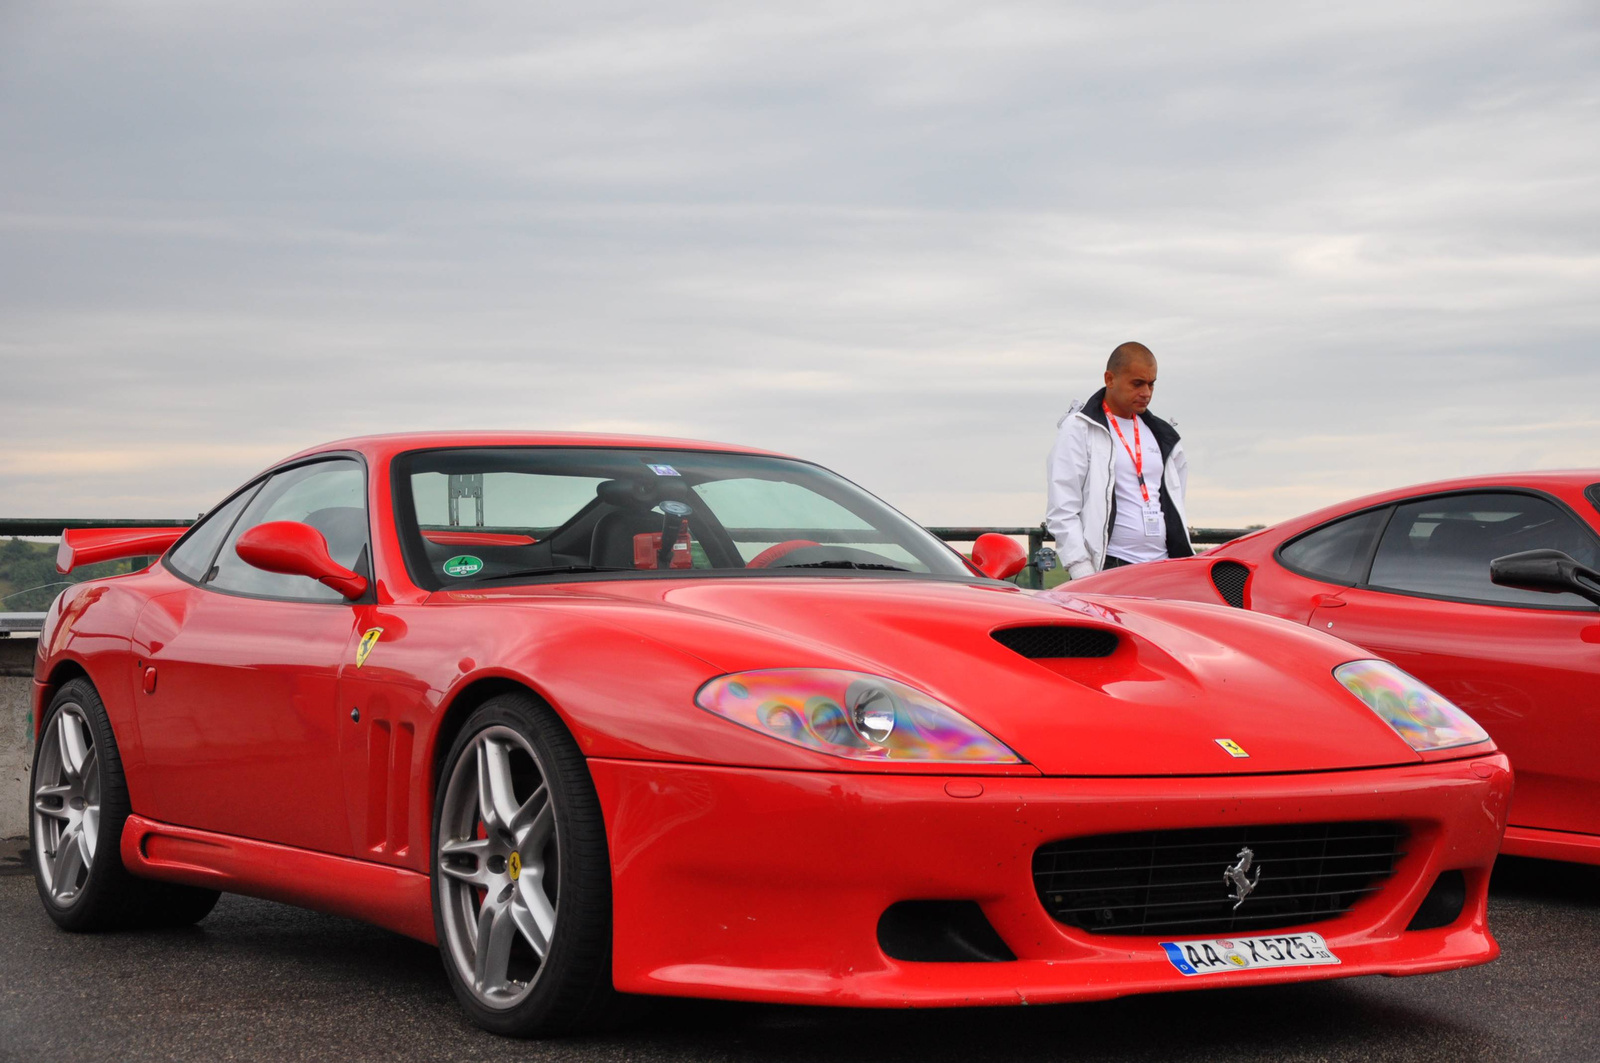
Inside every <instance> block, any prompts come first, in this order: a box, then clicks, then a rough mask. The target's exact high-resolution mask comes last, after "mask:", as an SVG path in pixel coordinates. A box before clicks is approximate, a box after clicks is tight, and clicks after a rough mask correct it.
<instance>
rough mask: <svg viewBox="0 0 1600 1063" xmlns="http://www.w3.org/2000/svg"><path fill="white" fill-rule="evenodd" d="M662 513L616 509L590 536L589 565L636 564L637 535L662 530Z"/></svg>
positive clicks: (627, 566)
mask: <svg viewBox="0 0 1600 1063" xmlns="http://www.w3.org/2000/svg"><path fill="white" fill-rule="evenodd" d="M660 530H661V514H659V513H652V512H649V511H644V512H640V511H639V510H630V509H613V510H612V511H611V512H609V513H604V514H602V515H601V517H600V519H599V520H597V521H595V525H594V532H593V534H592V535H590V537H589V564H591V565H599V566H604V567H607V568H632V567H633V537H634V536H635V535H643V534H648V533H650V532H659V531H660Z"/></svg>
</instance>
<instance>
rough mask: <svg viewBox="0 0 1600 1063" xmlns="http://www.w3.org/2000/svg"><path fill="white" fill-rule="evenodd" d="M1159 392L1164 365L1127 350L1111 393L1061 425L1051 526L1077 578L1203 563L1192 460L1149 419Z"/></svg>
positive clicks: (1110, 375)
mask: <svg viewBox="0 0 1600 1063" xmlns="http://www.w3.org/2000/svg"><path fill="white" fill-rule="evenodd" d="M1155 386H1156V356H1155V355H1153V354H1151V353H1150V348H1148V347H1146V346H1145V345H1144V344H1142V343H1124V344H1122V345H1120V346H1118V347H1117V349H1116V350H1114V351H1112V352H1111V359H1110V360H1109V361H1108V362H1106V386H1105V387H1103V388H1101V389H1100V390H1099V391H1097V392H1095V393H1094V394H1093V395H1091V396H1090V397H1089V401H1088V402H1086V403H1082V404H1080V403H1077V402H1074V403H1073V404H1072V408H1071V409H1069V410H1068V411H1067V414H1066V416H1065V417H1063V418H1061V420H1060V421H1059V422H1057V428H1058V431H1057V433H1056V444H1055V449H1054V450H1052V451H1051V452H1050V467H1049V472H1050V489H1049V496H1048V497H1049V509H1048V510H1047V512H1046V514H1045V523H1046V524H1047V525H1048V526H1049V528H1050V533H1051V534H1052V535H1054V536H1055V540H1056V554H1057V556H1059V557H1060V559H1061V564H1062V565H1064V566H1065V567H1066V570H1067V573H1068V575H1070V576H1071V577H1072V578H1073V579H1077V578H1079V577H1081V576H1088V575H1092V574H1094V573H1096V572H1099V571H1100V570H1102V569H1106V568H1116V567H1117V566H1118V565H1132V564H1137V563H1139V562H1141V561H1159V560H1161V559H1163V558H1168V557H1192V556H1193V555H1194V547H1193V546H1192V545H1190V543H1189V529H1188V522H1187V520H1186V518H1185V516H1184V502H1183V496H1184V489H1185V487H1186V485H1187V484H1188V481H1189V459H1188V458H1187V457H1186V456H1185V455H1184V452H1183V443H1182V442H1181V441H1180V440H1179V439H1178V432H1177V429H1175V428H1173V427H1172V425H1170V424H1168V423H1167V422H1166V421H1163V420H1162V419H1161V418H1159V417H1157V416H1155V415H1154V414H1152V413H1150V412H1149V406H1150V397H1151V395H1152V394H1153V393H1154V391H1155Z"/></svg>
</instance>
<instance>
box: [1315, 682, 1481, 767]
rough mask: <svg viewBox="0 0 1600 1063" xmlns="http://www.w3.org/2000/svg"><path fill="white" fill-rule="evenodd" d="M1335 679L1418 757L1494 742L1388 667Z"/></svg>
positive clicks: (1425, 688) (1459, 713) (1426, 690)
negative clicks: (1414, 751) (1422, 754)
mask: <svg viewBox="0 0 1600 1063" xmlns="http://www.w3.org/2000/svg"><path fill="white" fill-rule="evenodd" d="M1333 677H1334V678H1335V679H1337V680H1338V681H1339V682H1341V683H1343V684H1344V686H1345V689H1346V690H1348V691H1350V693H1352V694H1354V695H1355V696H1356V697H1358V698H1360V699H1361V700H1362V701H1363V702H1365V703H1366V705H1367V708H1369V709H1371V710H1372V711H1373V712H1375V713H1377V714H1378V715H1379V716H1380V717H1382V718H1383V722H1384V723H1387V724H1388V725H1389V726H1390V727H1393V728H1394V729H1395V732H1396V733H1397V734H1399V735H1400V737H1401V738H1404V739H1405V740H1406V744H1407V745H1409V746H1410V747H1411V748H1412V749H1414V750H1416V751H1417V752H1418V753H1427V752H1429V751H1431V750H1435V749H1454V748H1455V747H1456V746H1470V745H1474V744H1476V743H1478V742H1487V741H1488V740H1489V734H1488V732H1487V731H1485V730H1484V729H1483V728H1482V727H1479V726H1478V723H1477V721H1476V720H1474V719H1473V718H1472V717H1471V716H1468V715H1467V714H1466V713H1464V712H1462V711H1461V710H1460V709H1458V708H1456V707H1455V706H1454V705H1452V704H1451V703H1450V702H1449V700H1447V699H1446V698H1445V697H1444V695H1442V694H1440V693H1439V692H1438V691H1436V690H1434V689H1433V688H1432V687H1430V686H1428V685H1426V684H1425V683H1422V682H1420V681H1418V680H1416V679H1413V678H1412V677H1411V676H1409V675H1407V674H1406V673H1405V672H1402V671H1401V670H1400V669H1398V668H1396V667H1395V666H1394V665H1392V664H1390V663H1389V662H1388V661H1351V662H1350V663H1349V664H1341V665H1340V666H1339V667H1337V668H1335V669H1334V670H1333Z"/></svg>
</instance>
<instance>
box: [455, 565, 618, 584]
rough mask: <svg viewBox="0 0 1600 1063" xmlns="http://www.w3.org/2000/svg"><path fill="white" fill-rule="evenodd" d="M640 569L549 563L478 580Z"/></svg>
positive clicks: (486, 580)
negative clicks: (541, 566)
mask: <svg viewBox="0 0 1600 1063" xmlns="http://www.w3.org/2000/svg"><path fill="white" fill-rule="evenodd" d="M637 571H639V570H638V569H635V568H633V567H632V566H625V565H547V566H545V567H544V568H519V569H517V570H516V571H515V572H500V573H497V574H495V575H493V576H482V577H480V578H479V579H478V580H477V582H479V583H487V582H489V581H490V580H497V579H516V578H517V577H519V576H553V575H556V574H558V573H568V572H637Z"/></svg>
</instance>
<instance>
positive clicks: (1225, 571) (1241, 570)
mask: <svg viewBox="0 0 1600 1063" xmlns="http://www.w3.org/2000/svg"><path fill="white" fill-rule="evenodd" d="M1249 582H1250V568H1249V566H1248V565H1241V564H1239V562H1237V561H1218V562H1217V563H1216V564H1214V565H1212V566H1211V585H1212V586H1213V587H1215V588H1217V593H1218V594H1220V595H1222V600H1223V601H1225V602H1227V603H1228V604H1229V605H1231V606H1233V607H1234V608H1235V609H1243V608H1244V585H1245V584H1246V583H1249Z"/></svg>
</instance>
